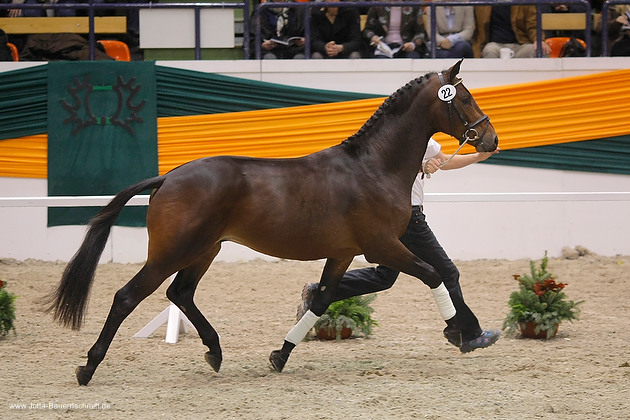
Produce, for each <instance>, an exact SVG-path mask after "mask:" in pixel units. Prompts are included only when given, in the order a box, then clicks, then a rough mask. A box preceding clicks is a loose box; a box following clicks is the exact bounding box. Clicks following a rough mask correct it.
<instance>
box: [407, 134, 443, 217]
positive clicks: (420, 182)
mask: <svg viewBox="0 0 630 420" xmlns="http://www.w3.org/2000/svg"><path fill="white" fill-rule="evenodd" d="M440 150H442V146H441V145H440V143H438V142H437V141H435V140H433V138H430V139H429V143H428V144H427V151H426V152H425V153H424V157H423V158H422V167H423V168H424V165H425V164H426V163H427V162H428V161H429V159H431V158H432V157H434V156H435V155H437V154H438V153H440ZM423 201H424V177H423V176H422V172H420V173H419V174H418V175H417V176H416V180H415V181H414V182H413V187H412V188H411V205H412V206H421V205H422V203H423Z"/></svg>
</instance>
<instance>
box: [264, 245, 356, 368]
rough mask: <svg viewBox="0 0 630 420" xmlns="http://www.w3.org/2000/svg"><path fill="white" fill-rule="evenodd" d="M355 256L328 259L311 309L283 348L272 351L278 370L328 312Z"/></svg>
mask: <svg viewBox="0 0 630 420" xmlns="http://www.w3.org/2000/svg"><path fill="white" fill-rule="evenodd" d="M353 258H354V257H349V258H344V259H331V258H329V259H328V260H327V261H326V265H325V266H324V271H323V272H322V277H321V280H320V282H319V290H318V291H317V293H316V294H315V298H314V299H313V305H312V307H311V310H309V311H307V312H306V313H305V314H304V315H303V316H302V319H300V320H299V321H298V323H297V324H295V326H294V327H293V328H292V329H291V331H289V332H288V334H287V336H286V338H285V339H284V345H283V346H282V349H280V350H274V351H272V352H271V355H270V356H269V362H271V366H272V367H273V369H274V370H275V371H276V372H282V369H283V368H284V365H285V364H286V363H287V360H288V359H289V355H290V354H291V351H292V350H293V349H294V348H295V346H296V345H298V344H299V343H300V342H301V341H302V340H303V339H304V337H306V334H308V332H309V331H310V330H311V328H313V325H315V323H316V322H317V320H318V319H319V317H320V316H322V315H323V314H324V312H326V309H328V305H330V303H331V302H332V300H333V296H334V295H335V292H336V291H337V286H338V285H339V282H340V281H341V278H342V277H343V275H344V273H345V272H346V270H347V269H348V267H349V266H350V263H351V262H352V259H353Z"/></svg>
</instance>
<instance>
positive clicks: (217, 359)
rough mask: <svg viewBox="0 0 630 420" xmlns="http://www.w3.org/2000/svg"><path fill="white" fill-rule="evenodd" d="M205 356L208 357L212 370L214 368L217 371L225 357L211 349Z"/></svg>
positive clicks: (207, 360)
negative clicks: (212, 351)
mask: <svg viewBox="0 0 630 420" xmlns="http://www.w3.org/2000/svg"><path fill="white" fill-rule="evenodd" d="M204 357H205V358H206V362H208V364H209V365H210V366H211V367H212V370H214V371H215V372H219V369H221V362H222V361H223V357H221V356H217V355H216V354H213V353H211V352H209V351H207V352H206V355H205V356H204Z"/></svg>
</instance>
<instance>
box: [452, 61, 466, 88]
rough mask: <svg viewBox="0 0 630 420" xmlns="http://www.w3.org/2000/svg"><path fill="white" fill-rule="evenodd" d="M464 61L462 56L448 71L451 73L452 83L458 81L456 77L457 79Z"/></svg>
mask: <svg viewBox="0 0 630 420" xmlns="http://www.w3.org/2000/svg"><path fill="white" fill-rule="evenodd" d="M462 61H464V59H463V58H462V59H460V60H459V61H458V62H457V63H455V64H454V65H453V67H451V68H450V69H449V70H448V73H449V79H450V80H451V84H453V83H455V81H456V79H455V78H456V77H457V74H458V73H459V68H460V66H461V65H462Z"/></svg>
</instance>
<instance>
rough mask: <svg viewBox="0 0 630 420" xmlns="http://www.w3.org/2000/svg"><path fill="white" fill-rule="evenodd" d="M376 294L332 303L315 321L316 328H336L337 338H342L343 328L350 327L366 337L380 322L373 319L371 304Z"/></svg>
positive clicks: (354, 331)
mask: <svg viewBox="0 0 630 420" xmlns="http://www.w3.org/2000/svg"><path fill="white" fill-rule="evenodd" d="M374 299H376V294H371V295H367V296H353V297H350V298H348V299H344V300H340V301H338V302H333V303H331V304H330V306H329V307H328V309H327V310H326V313H324V315H322V316H321V318H319V320H318V321H317V322H316V323H315V328H329V327H331V328H334V329H335V331H336V332H337V340H339V339H341V336H340V335H341V329H342V328H343V327H346V328H350V329H351V330H352V332H353V333H359V332H360V333H363V335H364V336H365V337H369V336H370V334H372V327H374V326H378V322H376V321H375V320H374V319H372V312H374V309H373V308H372V307H371V306H370V304H371V303H372V302H374Z"/></svg>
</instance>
